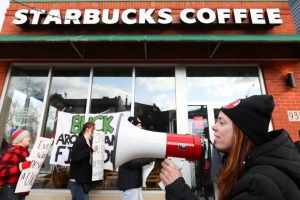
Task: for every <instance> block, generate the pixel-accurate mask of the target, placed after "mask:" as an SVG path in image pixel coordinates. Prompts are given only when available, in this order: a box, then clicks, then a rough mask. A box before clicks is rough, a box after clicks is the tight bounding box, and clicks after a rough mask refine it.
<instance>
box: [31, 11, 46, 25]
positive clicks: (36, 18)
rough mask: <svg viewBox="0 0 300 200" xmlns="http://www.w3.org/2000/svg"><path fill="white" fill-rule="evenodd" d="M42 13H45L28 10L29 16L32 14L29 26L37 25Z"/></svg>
mask: <svg viewBox="0 0 300 200" xmlns="http://www.w3.org/2000/svg"><path fill="white" fill-rule="evenodd" d="M42 13H45V10H30V14H33V17H32V22H31V24H38V23H39V20H40V16H41V14H42Z"/></svg>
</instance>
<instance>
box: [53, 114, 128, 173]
mask: <svg viewBox="0 0 300 200" xmlns="http://www.w3.org/2000/svg"><path fill="white" fill-rule="evenodd" d="M121 114H123V115H124V117H125V118H126V119H127V118H128V117H129V116H130V112H128V111H126V112H119V113H111V114H70V113H64V112H58V120H57V128H56V133H55V139H54V143H53V148H52V151H51V157H50V164H53V165H62V166H69V165H70V162H71V156H70V151H71V149H72V146H73V144H74V142H75V141H76V138H77V135H78V133H79V132H80V131H81V129H82V127H83V125H84V123H85V122H94V123H95V125H96V130H97V131H102V132H104V142H105V144H104V147H105V148H104V169H107V170H113V166H112V162H111V159H112V158H111V156H112V154H113V149H114V143H115V132H116V127H117V124H118V119H119V116H120V115H121ZM96 130H95V132H96Z"/></svg>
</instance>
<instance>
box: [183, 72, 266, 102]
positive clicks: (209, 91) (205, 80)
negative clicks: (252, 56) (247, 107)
mask: <svg viewBox="0 0 300 200" xmlns="http://www.w3.org/2000/svg"><path fill="white" fill-rule="evenodd" d="M187 93H188V101H189V102H199V101H204V102H213V101H215V102H216V101H232V100H234V99H239V98H245V97H247V96H252V95H255V94H261V90H260V82H259V79H258V72H257V68H256V67H187Z"/></svg>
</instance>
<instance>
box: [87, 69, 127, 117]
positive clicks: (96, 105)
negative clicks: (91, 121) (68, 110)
mask: <svg viewBox="0 0 300 200" xmlns="http://www.w3.org/2000/svg"><path fill="white" fill-rule="evenodd" d="M131 92H132V68H125V67H124V68H113V67H109V68H94V78H93V87H92V99H91V109H90V113H103V114H105V113H115V112H122V111H127V110H130V108H131Z"/></svg>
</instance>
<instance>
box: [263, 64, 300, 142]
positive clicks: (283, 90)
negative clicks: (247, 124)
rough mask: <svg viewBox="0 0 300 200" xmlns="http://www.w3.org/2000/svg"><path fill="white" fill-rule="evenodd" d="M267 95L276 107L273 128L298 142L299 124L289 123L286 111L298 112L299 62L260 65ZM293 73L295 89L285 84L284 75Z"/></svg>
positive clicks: (299, 92)
mask: <svg viewBox="0 0 300 200" xmlns="http://www.w3.org/2000/svg"><path fill="white" fill-rule="evenodd" d="M262 70H263V74H264V80H265V85H266V89H267V93H268V94H271V95H273V96H274V100H275V103H276V107H275V110H274V113H273V122H274V128H275V129H280V128H284V129H286V130H287V131H288V132H289V134H290V135H291V137H292V138H293V140H299V139H300V138H299V136H298V133H299V131H300V122H292V121H289V118H288V115H287V111H288V110H298V111H300V89H299V88H300V62H292V61H290V62H288V61H276V62H265V63H262ZM289 72H294V76H295V80H296V83H297V88H294V89H290V88H289V87H288V86H286V84H285V79H286V74H287V73H289Z"/></svg>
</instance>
